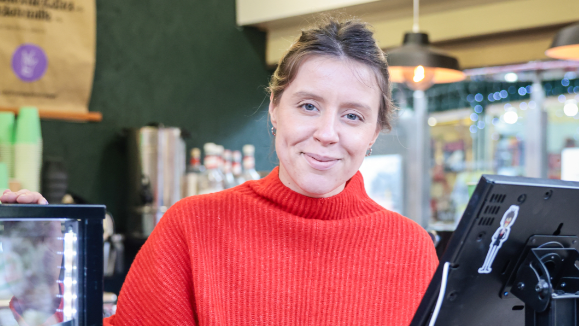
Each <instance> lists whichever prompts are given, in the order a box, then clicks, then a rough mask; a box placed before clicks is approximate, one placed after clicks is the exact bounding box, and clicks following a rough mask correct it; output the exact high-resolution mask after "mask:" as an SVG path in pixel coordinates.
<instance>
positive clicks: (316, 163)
mask: <svg viewBox="0 0 579 326" xmlns="http://www.w3.org/2000/svg"><path fill="white" fill-rule="evenodd" d="M301 155H302V156H303V157H304V158H305V160H306V162H308V164H309V165H310V166H311V167H312V168H313V169H315V170H319V171H325V170H329V169H331V168H332V167H334V165H336V164H337V163H339V162H340V159H338V158H334V157H329V156H323V155H317V154H314V153H303V152H302V153H301Z"/></svg>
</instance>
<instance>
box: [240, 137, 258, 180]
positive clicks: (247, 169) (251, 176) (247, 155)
mask: <svg viewBox="0 0 579 326" xmlns="http://www.w3.org/2000/svg"><path fill="white" fill-rule="evenodd" d="M242 150H243V178H244V179H245V180H246V181H249V180H259V179H260V177H259V174H258V173H257V171H255V157H254V154H255V146H253V145H250V144H247V145H245V146H243V148H242Z"/></svg>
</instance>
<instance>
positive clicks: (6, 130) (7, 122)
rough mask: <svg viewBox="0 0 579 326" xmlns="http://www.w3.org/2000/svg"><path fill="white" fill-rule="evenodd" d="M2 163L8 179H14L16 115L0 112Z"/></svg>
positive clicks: (0, 158) (0, 157)
mask: <svg viewBox="0 0 579 326" xmlns="http://www.w3.org/2000/svg"><path fill="white" fill-rule="evenodd" d="M0 162H1V163H4V164H5V165H6V171H7V172H8V177H9V178H10V177H14V168H13V167H14V113H12V112H0Z"/></svg>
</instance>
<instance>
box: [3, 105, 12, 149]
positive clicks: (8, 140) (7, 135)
mask: <svg viewBox="0 0 579 326" xmlns="http://www.w3.org/2000/svg"><path fill="white" fill-rule="evenodd" d="M13 143H14V113H12V112H0V144H13Z"/></svg>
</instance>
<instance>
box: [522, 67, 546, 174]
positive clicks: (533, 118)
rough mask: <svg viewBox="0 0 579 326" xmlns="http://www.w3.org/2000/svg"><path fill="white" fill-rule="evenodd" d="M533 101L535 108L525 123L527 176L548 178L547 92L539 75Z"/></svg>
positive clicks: (534, 85)
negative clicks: (545, 108)
mask: <svg viewBox="0 0 579 326" xmlns="http://www.w3.org/2000/svg"><path fill="white" fill-rule="evenodd" d="M532 87H533V88H532V92H531V101H533V102H535V104H536V105H535V106H533V107H534V108H530V107H529V109H528V110H527V118H526V120H527V121H526V123H525V147H524V150H525V175H526V176H527V177H533V178H546V177H547V112H545V110H544V108H543V107H544V103H545V90H544V89H543V85H542V84H541V80H540V79H539V76H538V75H537V76H536V77H535V80H534V82H533V86H532Z"/></svg>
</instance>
